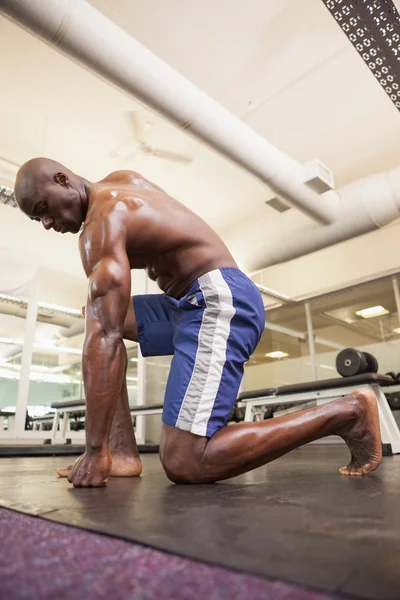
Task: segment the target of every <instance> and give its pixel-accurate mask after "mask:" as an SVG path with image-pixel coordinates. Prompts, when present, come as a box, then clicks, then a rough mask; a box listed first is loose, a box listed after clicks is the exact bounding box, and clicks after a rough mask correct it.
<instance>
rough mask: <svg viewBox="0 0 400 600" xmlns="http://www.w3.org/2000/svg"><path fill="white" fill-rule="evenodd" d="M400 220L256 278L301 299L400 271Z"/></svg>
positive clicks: (270, 270) (264, 283)
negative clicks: (399, 244) (399, 247)
mask: <svg viewBox="0 0 400 600" xmlns="http://www.w3.org/2000/svg"><path fill="white" fill-rule="evenodd" d="M399 239H400V221H396V222H395V223H394V224H392V225H390V226H388V227H384V228H383V229H380V230H377V231H374V232H372V233H368V234H366V235H364V236H360V237H358V238H354V239H352V240H348V241H346V242H342V243H341V244H337V245H336V246H332V247H330V248H325V249H323V250H320V251H318V252H314V253H313V254H308V255H306V256H302V257H300V258H296V259H295V260H292V261H289V262H287V263H283V264H281V265H276V266H274V267H270V268H269V269H266V270H264V271H262V272H260V273H259V274H257V275H256V276H255V277H254V279H255V281H257V282H258V283H262V284H263V285H265V286H268V287H271V288H273V289H275V290H278V291H280V292H283V293H285V294H287V295H288V296H289V297H290V298H293V299H296V300H301V299H305V298H310V297H313V296H316V295H319V294H323V293H327V292H330V291H333V290H339V289H341V288H344V287H347V286H349V285H354V284H356V283H361V282H363V281H368V280H371V279H375V278H377V277H380V276H383V275H387V274H391V273H397V272H399V271H400V252H399V251H398V242H399Z"/></svg>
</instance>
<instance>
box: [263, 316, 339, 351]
mask: <svg viewBox="0 0 400 600" xmlns="http://www.w3.org/2000/svg"><path fill="white" fill-rule="evenodd" d="M264 329H268V330H270V331H276V332H278V333H283V334H285V335H288V336H290V337H293V338H296V339H297V340H302V341H303V342H305V341H306V339H307V334H305V333H303V332H302V331H296V330H295V329H289V327H284V326H283V325H278V324H277V323H269V322H268V321H267V322H266V323H265V325H264ZM314 341H315V343H316V344H318V345H319V346H326V347H327V348H333V349H334V350H343V348H345V346H343V345H342V344H338V343H337V342H332V341H331V340H327V339H326V338H322V337H319V336H318V335H316V336H315V337H314Z"/></svg>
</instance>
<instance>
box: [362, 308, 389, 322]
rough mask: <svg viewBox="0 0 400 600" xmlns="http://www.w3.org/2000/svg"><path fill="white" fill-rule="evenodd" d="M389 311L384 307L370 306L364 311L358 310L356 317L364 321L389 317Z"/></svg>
mask: <svg viewBox="0 0 400 600" xmlns="http://www.w3.org/2000/svg"><path fill="white" fill-rule="evenodd" d="M388 314H389V311H388V310H387V309H386V308H384V307H383V306H380V305H378V306H370V307H369V308H363V309H362V310H356V315H357V316H359V317H362V318H363V319H372V318H373V317H382V316H383V315H388Z"/></svg>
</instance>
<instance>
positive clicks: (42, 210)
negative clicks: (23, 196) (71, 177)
mask: <svg viewBox="0 0 400 600" xmlns="http://www.w3.org/2000/svg"><path fill="white" fill-rule="evenodd" d="M21 208H22V210H23V211H24V212H25V213H26V214H27V215H28V217H30V218H31V219H33V220H35V221H39V222H41V223H42V225H43V227H44V228H45V229H54V231H57V232H58V233H67V232H69V233H78V231H79V230H80V228H81V225H82V214H81V203H80V198H79V194H78V193H77V192H76V190H74V189H73V188H72V187H69V186H66V185H63V184H61V183H58V182H56V181H47V182H46V183H43V184H42V185H40V187H39V186H38V189H37V190H36V191H35V192H34V194H33V196H32V197H31V198H29V199H28V200H25V201H24V203H23V204H22V206H21Z"/></svg>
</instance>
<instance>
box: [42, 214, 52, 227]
mask: <svg viewBox="0 0 400 600" xmlns="http://www.w3.org/2000/svg"><path fill="white" fill-rule="evenodd" d="M42 225H43V227H44V228H45V229H47V230H49V229H50V228H51V226H52V225H53V219H50V217H43V219H42Z"/></svg>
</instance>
